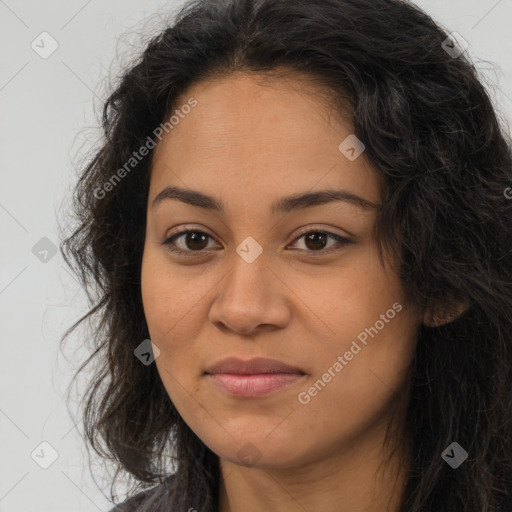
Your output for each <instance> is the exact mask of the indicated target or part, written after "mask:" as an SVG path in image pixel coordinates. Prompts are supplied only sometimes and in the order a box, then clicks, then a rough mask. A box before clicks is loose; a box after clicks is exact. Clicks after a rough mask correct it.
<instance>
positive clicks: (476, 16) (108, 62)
mask: <svg viewBox="0 0 512 512" xmlns="http://www.w3.org/2000/svg"><path fill="white" fill-rule="evenodd" d="M181 3H182V2H181V1H179V2H177V1H175V2H165V1H163V0H144V1H143V2H140V1H139V2H136V1H135V0H123V1H121V0H108V1H105V0H103V1H100V0H89V1H86V0H72V1H69V0H68V1H67V2H64V1H63V0H48V1H46V2H36V1H34V0H32V1H29V0H6V1H5V2H4V1H2V0H0V55H1V67H0V144H1V151H0V173H1V174H0V175H1V187H0V243H1V252H0V259H1V260H0V261H1V265H0V328H1V331H0V333H1V358H0V365H1V366H0V381H1V389H2V393H1V397H0V450H1V451H0V461H1V469H0V471H1V472H0V512H42V511H52V512H61V511H62V512H64V511H65V512H78V511H91V512H95V511H97V510H100V511H106V510H109V509H110V508H111V507H112V505H111V503H109V501H108V500H107V499H106V498H105V496H104V494H103V493H105V494H106V495H108V492H109V483H110V480H109V478H108V477H107V476H104V473H103V472H102V471H101V468H100V467H97V466H96V465H93V467H92V469H93V474H94V477H93V476H91V473H90V471H89V467H88V459H87V452H86V451H85V448H84V443H83V441H82V439H81V437H80V434H79V431H78V430H77V428H74V424H73V422H72V420H71V417H70V416H69V413H68V409H67V408H66V406H65V403H64V393H65V391H66V388H67V385H68V383H69V381H70V378H71V376H72V373H73V370H74V369H75V368H76V367H77V361H80V360H83V357H84V356H85V352H84V349H83V345H84V341H83V339H82V338H80V337H79V336H78V335H74V336H72V337H71V339H70V340H69V341H68V343H67V344H66V347H67V349H66V350H65V353H64V354H62V353H59V341H60V338H61V336H62V334H63V332H64V330H65V329H66V328H67V327H69V326H70V325H71V323H72V322H73V321H74V320H76V319H77V318H79V317H80V316H81V315H82V314H83V313H84V312H85V310H86V309H85V306H86V304H85V299H84V294H83V293H82V291H81V290H80V289H79V288H78V286H77V284H76V282H75V281H74V280H73V278H72V277H71V276H70V275H69V274H68V272H67V271H66V269H65V268H64V267H63V260H62V257H61V255H60V254H59V253H57V254H56V255H55V256H53V257H51V258H49V260H48V261H47V262H46V263H43V262H41V261H40V260H39V259H38V258H37V257H36V255H34V254H33V252H32V248H33V247H34V245H35V244H36V243H38V242H39V240H40V239H41V238H43V237H47V238H48V239H50V240H51V241H52V242H53V244H55V245H56V246H57V245H58V244H59V238H58V232H57V218H58V219H60V222H61V224H64V225H65V222H66V210H65V208H66V203H63V201H65V200H66V198H68V200H69V195H70V190H71V186H72V183H73V181H74V176H75V174H74V173H75V171H74V169H75V168H76V167H77V164H78V163H79V162H78V157H79V156H83V155H86V154H92V151H93V147H92V143H94V142H96V141H97V137H98V131H97V130H96V127H97V126H98V116H97V113H98V111H99V108H100V107H101V104H102V100H103V99H104V98H105V97H106V94H107V92H108V87H109V80H111V79H115V74H116V72H117V71H118V70H119V68H120V66H122V65H123V62H126V61H127V59H129V58H130V57H131V56H132V55H135V54H136V53H137V52H138V51H139V50H140V48H141V44H142V41H143V40H144V38H146V39H147V37H148V36H151V35H153V34H155V33H156V31H157V30H158V28H159V27H160V26H161V23H162V19H163V17H165V16H167V15H169V14H172V11H173V10H175V9H176V8H177V7H179V6H180V5H181ZM416 3H417V4H418V5H419V6H420V7H422V8H423V9H424V10H426V11H427V12H428V13H429V14H431V15H432V16H433V17H434V18H435V19H436V20H437V21H439V22H440V23H441V24H442V25H443V26H444V27H445V28H447V29H449V31H452V30H455V31H457V32H459V33H460V34H461V35H462V36H463V37H464V38H465V39H466V40H467V41H468V42H469V43H470V46H469V49H468V53H469V54H470V55H471V57H472V59H473V60H474V61H475V62H476V63H477V68H478V69H479V70H480V71H481V72H482V73H483V75H484V76H485V77H486V79H485V80H486V84H487V86H488V88H490V90H491V94H492V97H493V98H495V104H496V105H497V108H498V110H499V112H500V115H501V116H502V118H503V119H504V120H505V122H510V119H512V32H511V31H510V20H512V0H499V1H498V0H472V1H469V0H449V1H446V0H430V1H418V2H416ZM162 15H163V16H162ZM43 31H46V32H48V33H50V34H51V36H52V37H53V38H54V39H55V40H56V41H57V43H58V45H59V46H58V48H57V50H56V51H55V52H54V53H53V54H52V55H51V56H50V57H48V58H47V59H43V58H41V57H40V56H39V55H38V54H37V53H36V52H35V51H34V50H33V49H32V48H31V43H32V41H33V40H34V39H36V42H37V41H38V40H39V39H37V37H38V36H39V34H40V33H41V32H43ZM48 47H49V46H48V45H46V48H48ZM507 129H509V128H507ZM509 133H510V132H509ZM50 254H51V253H50ZM82 334H83V333H82ZM65 356H67V358H68V359H66V357H65ZM70 407H73V405H72V403H71V405H70ZM77 415H78V413H75V418H76V419H77V420H80V417H79V415H78V417H77ZM43 441H46V442H48V443H50V444H51V446H52V447H54V449H55V450H56V451H57V452H58V458H57V459H56V461H55V462H54V463H53V464H52V465H51V466H50V467H49V468H48V469H42V468H41V467H39V466H38V465H37V464H36V463H35V462H34V460H33V459H32V458H31V453H32V452H33V450H34V449H36V448H37V447H38V446H39V444H40V443H41V442H43ZM42 450H43V451H42V452H41V448H38V450H37V451H36V453H39V456H40V457H39V460H43V459H44V458H45V457H46V458H48V457H49V456H50V455H51V452H50V449H48V448H44V447H43V448H42ZM43 454H44V456H43ZM94 460H95V459H93V462H94ZM102 491H103V493H102Z"/></svg>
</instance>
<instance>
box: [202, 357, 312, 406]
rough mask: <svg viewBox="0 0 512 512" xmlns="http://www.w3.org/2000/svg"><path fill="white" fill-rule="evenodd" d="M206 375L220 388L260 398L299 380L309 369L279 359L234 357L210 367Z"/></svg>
mask: <svg viewBox="0 0 512 512" xmlns="http://www.w3.org/2000/svg"><path fill="white" fill-rule="evenodd" d="M205 376H206V377H207V378H208V380H209V381H210V382H212V383H213V384H214V385H215V386H216V387H217V388H218V389H219V390H220V391H222V392H224V393H226V394H228V395H230V396H233V397H243V398H257V397H262V396H266V395H269V394H271V393H275V392H277V391H281V390H284V389H286V388H288V387H290V386H292V385H294V384H296V383H297V382H298V381H299V380H302V379H303V378H304V377H305V376H306V373H305V372H304V371H302V370H301V369H300V368H297V367H295V366H290V365H288V364H285V363H283V362H282V361H277V360H275V359H264V358H256V359H250V360H248V361H243V360H241V359H237V358H233V357H231V358H227V359H223V360H222V361H219V362H217V363H215V364H213V365H212V366H210V367H208V368H207V369H206V371H205Z"/></svg>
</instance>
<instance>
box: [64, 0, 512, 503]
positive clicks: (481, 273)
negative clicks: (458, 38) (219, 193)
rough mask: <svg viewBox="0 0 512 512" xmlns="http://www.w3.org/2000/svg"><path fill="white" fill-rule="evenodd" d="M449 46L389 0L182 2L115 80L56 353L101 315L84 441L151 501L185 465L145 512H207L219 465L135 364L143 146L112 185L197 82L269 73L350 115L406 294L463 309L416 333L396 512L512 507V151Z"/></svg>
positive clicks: (76, 237) (481, 91)
mask: <svg viewBox="0 0 512 512" xmlns="http://www.w3.org/2000/svg"><path fill="white" fill-rule="evenodd" d="M448 36H449V35H448V33H447V32H446V31H445V30H444V29H443V28H441V27H440V26H439V25H438V24H437V23H435V22H434V21H433V20H432V19H431V18H430V17H429V16H428V15H427V14H425V13H424V12H423V11H421V10H420V9H419V8H418V7H416V6H415V5H414V4H412V3H407V2H403V1H399V0H293V1H292V0H282V1H275V0H229V1H225V0H215V1H207V0H194V1H191V2H189V3H187V4H186V5H185V7H183V8H182V10H181V11H180V12H179V14H178V15H177V17H176V18H175V19H173V22H172V24H169V26H168V27H167V28H165V30H163V31H162V32H161V33H160V34H159V35H157V36H156V37H154V39H152V40H151V41H150V43H149V44H148V46H147V48H146V49H145V51H144V52H143V53H142V55H141V57H140V58H139V59H138V60H137V62H135V63H134V64H133V66H132V67H131V68H130V69H128V70H127V71H126V72H125V73H124V74H123V75H122V77H121V80H120V82H119V84H118V85H117V87H116V88H115V90H114V92H113V93H112V94H111V95H110V97H109V98H108V100H107V101H106V103H105V105H104V107H103V117H102V124H103V130H104V140H103V145H102V147H101V148H100V149H99V150H98V151H97V153H96V154H95V155H94V156H93V157H92V158H91V159H90V160H89V161H88V163H87V165H85V166H84V168H83V169H82V170H81V171H80V176H79V180H78V183H77V186H76V189H75V193H74V197H73V200H74V205H75V206H74V216H75V218H76V222H77V223H76V225H75V226H74V227H73V228H72V229H71V232H70V233H67V234H66V237H63V238H64V240H63V242H62V245H61V250H62V252H63V255H64V258H65V260H66V262H67V263H68V265H70V266H71V267H72V268H73V269H74V271H75V272H76V274H77V275H78V277H79V278H80V280H81V283H82V286H84V288H85V289H86V290H87V294H88V297H89V301H90V310H89V311H88V312H87V314H86V315H84V316H83V317H82V318H81V319H80V320H78V321H77V322H76V323H75V324H74V325H73V326H72V327H70V329H68V331H66V333H65V335H64V337H63V341H64V340H65V339H66V338H67V337H68V336H69V334H70V333H71V332H72V331H73V330H74V329H76V327H77V326H78V325H80V324H81V322H83V321H84V320H86V319H89V320H94V321H95V323H94V336H93V344H94V351H93V353H92V354H91V355H90V357H89V358H88V359H87V360H86V361H85V362H84V363H83V364H82V365H81V366H80V368H79V369H78V371H77V373H76V376H77V375H78V374H79V373H80V372H82V371H83V369H85V368H86V367H88V365H89V364H90V363H92V362H95V363H96V366H95V367H94V369H95V373H94V378H93V380H92V383H91V386H90V388H89V389H88V391H87V394H86V395H85V397H84V402H83V407H84V408H83V412H84V416H83V419H84V429H85V434H86V437H87V440H88V441H89V443H90V445H91V446H92V447H93V448H94V450H95V451H96V452H97V453H99V454H100V455H102V456H103V457H105V458H109V459H111V460H112V461H114V462H115V464H116V468H117V470H116V475H115V477H116V478H117V477H118V476H119V475H120V474H122V473H123V472H125V473H124V474H126V475H128V476H130V477H131V478H132V479H133V480H134V482H136V483H137V486H138V490H140V489H148V488H149V487H151V486H154V485H155V484H157V483H161V482H163V481H164V479H166V478H168V477H169V475H170V470H169V462H172V463H173V464H174V467H175V468H177V473H176V482H175V483H176V488H177V489H179V490H180V492H179V493H174V494H171V492H170V489H171V488H170V487H166V486H160V487H161V491H160V494H159V495H158V496H157V497H156V498H155V499H154V500H153V502H152V503H153V504H152V505H146V506H145V508H144V510H152V511H156V510H160V506H162V510H163V505H162V504H164V503H165V507H167V508H166V510H170V509H172V510H176V511H181V510H187V509H188V506H187V504H188V505H189V504H190V503H194V505H195V506H196V508H197V509H198V510H201V511H206V510H215V509H216V504H217V499H218V494H217V493H218V485H219V478H220V476H219V466H218V457H217V455H216V454H214V453H213V452H212V451H210V450H209V449H208V448H207V447H206V446H205V445H204V444H203V443H202V441H201V440H200V439H199V438H198V437H197V436H196V435H195V434H194V433H193V432H192V431H191V430H190V428H189V427H188V426H187V424H186V423H185V422H184V421H183V419H182V418H181V417H180V415H179V414H178V412H177V411H176V409H175V408H174V406H173V404H172V402H171V401H170V399H169V396H168V394H167V393H166V390H165V388H164V386H163V384H162V381H161V379H160V376H159V374H158V372H157V368H156V366H155V365H154V364H153V365H149V366H145V365H142V364H140V361H139V360H137V358H136V357H134V353H133V351H134V349H135V347H136V346H138V345H139V344H140V343H141V341H142V340H144V339H146V338H149V332H148V327H147V324H146V319H145V316H144V312H143V305H142V299H141V283H140V274H141V260H142V254H143V247H144V236H145V228H146V226H145V222H146V206H147V197H148V189H149V175H150V169H151V165H152V155H153V151H152V150H150V151H149V152H148V154H147V155H146V156H144V157H143V158H141V159H140V162H137V165H136V167H135V168H134V169H133V170H132V171H131V172H130V173H129V175H127V176H126V177H124V178H123V179H122V180H119V183H116V184H115V186H112V187H110V188H111V190H108V192H105V189H104V188H102V187H104V184H105V183H106V182H109V180H110V181H111V180H112V177H113V176H114V175H115V174H116V173H117V172H118V170H119V169H120V168H122V167H123V165H124V164H125V162H127V161H129V159H130V158H132V157H133V154H134V152H137V151H138V150H139V148H141V147H142V146H143V145H144V144H145V143H146V141H147V140H148V137H150V138H151V137H154V130H155V128H156V127H158V126H159V125H160V124H161V123H163V122H165V121H166V120H167V119H168V117H169V116H170V115H171V113H172V112H173V111H174V109H175V108H176V107H177V98H178V97H179V96H180V95H181V94H183V93H184V92H185V91H186V90H187V89H188V88H189V87H191V85H193V84H196V83H198V82H200V81H203V80H208V79H210V78H212V77H215V76H229V75H230V74H232V73H233V72H235V71H244V72H247V73H260V74H261V73H272V72H273V71H276V70H278V69H280V70H289V72H290V73H293V72H299V73H301V74H305V75H307V76H309V77H311V78H312V79H313V80H314V81H315V83H317V84H318V85H319V86H322V87H323V88H326V89H327V90H329V91H330V92H331V94H332V108H334V106H336V105H337V104H338V102H339V104H341V102H342V101H344V102H348V105H349V106H350V109H351V111H350V114H351V117H352V121H353V126H354V133H355V134H356V135H357V137H358V138H359V139H360V140H361V141H363V142H364V144H365V146H366V155H367V157H368V158H369V159H370V160H371V161H372V163H373V164H374V165H375V167H376V168H377V169H378V171H379V172H380V173H381V175H382V177H383V180H384V185H383V189H382V208H381V210H380V212H379V216H378V220H377V224H376V234H377V241H378V246H379V250H380V251H381V255H382V249H383V248H387V249H389V250H391V251H392V253H393V254H394V255H396V257H397V258H398V261H399V266H398V267H397V269H396V271H397V272H398V275H399V277H400V279H401V282H402V283H403V287H404V289H405V290H406V292H407V295H408V297H409V298H410V300H411V301H413V302H414V303H416V304H418V305H419V306H420V307H422V308H427V307H428V306H430V305H433V304H434V305H436V304H437V305H439V306H438V309H437V311H438V314H439V315H441V316H442V315H447V314H448V313H449V312H450V311H459V310H458V309H457V305H460V304H464V305H465V309H464V311H463V312H462V313H461V314H460V315H459V316H457V317H456V318H455V319H454V320H453V321H449V322H448V323H445V324H443V325H441V326H440V327H427V326H425V325H422V326H421V328H420V333H419V339H418V344H417V349H416V352H415V356H414V360H413V363H412V368H411V371H412V375H413V378H412V388H411V391H412V392H411V396H410V401H409V403H408V409H407V423H406V428H407V430H408V432H410V434H411V437H412V440H413V445H412V446H413V458H412V466H411V470H410V473H409V476H408V483H407V487H406V492H405V494H404V496H403V500H402V505H401V509H400V511H401V512H406V511H408V512H426V511H432V512H443V511H447V512H448V511H449V512H475V511H479V512H496V511H505V510H507V511H510V510H511V507H512V496H511V495H512V485H511V484H512V201H511V200H510V197H507V196H508V194H506V193H504V191H505V190H510V188H508V187H510V182H511V180H512V143H511V141H510V138H509V137H508V136H507V135H506V130H505V127H504V121H503V120H500V118H499V116H498V114H497V109H496V107H495V106H494V105H493V103H492V100H491V99H490V97H489V95H488V93H487V91H486V89H485V88H484V86H483V85H482V81H481V79H480V77H479V76H478V73H477V70H476V68H475V66H474V64H473V63H472V62H471V61H470V60H469V57H468V56H467V54H466V53H462V54H461V55H454V54H453V53H452V54H451V53H450V52H449V51H447V44H446V41H450V44H449V46H454V45H453V42H452V40H451V39H448V40H447V38H448ZM100 190H101V191H102V192H101V194H100V193H99V191H100ZM100 195H101V197H100ZM454 440H457V442H458V443H460V445H462V446H463V447H464V448H465V450H466V451H467V452H468V454H469V457H468V459H467V460H466V462H465V463H464V464H463V465H461V466H460V467H459V468H458V470H457V471H453V470H452V469H451V468H450V467H448V465H447V464H446V463H445V462H444V461H443V460H442V457H441V454H442V452H443V451H444V450H445V448H446V447H447V446H449V445H450V444H451V443H452V442H453V441H454ZM116 478H115V479H114V480H116ZM158 503H160V505H158ZM173 507H174V508H173ZM507 507H508V508H507ZM140 510H142V509H140Z"/></svg>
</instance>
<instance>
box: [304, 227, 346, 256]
mask: <svg viewBox="0 0 512 512" xmlns="http://www.w3.org/2000/svg"><path fill="white" fill-rule="evenodd" d="M301 239H304V245H305V247H306V249H300V250H305V251H307V252H319V253H329V252H331V250H336V245H338V246H343V245H347V244H351V243H352V242H351V241H350V240H349V239H348V238H344V237H342V236H340V235H335V234H334V233H329V232H327V231H319V230H310V231H308V232H306V233H303V234H302V235H301V236H299V237H298V238H296V239H295V242H297V241H298V240H301ZM329 239H331V240H334V241H335V242H336V243H334V244H331V245H330V246H328V247H327V248H326V244H327V243H328V240H329ZM338 248H339V247H338Z"/></svg>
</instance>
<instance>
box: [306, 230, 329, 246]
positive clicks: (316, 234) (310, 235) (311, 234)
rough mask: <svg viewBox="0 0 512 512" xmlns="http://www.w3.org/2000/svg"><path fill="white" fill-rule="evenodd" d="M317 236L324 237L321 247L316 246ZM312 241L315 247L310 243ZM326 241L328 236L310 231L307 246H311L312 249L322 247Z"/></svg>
mask: <svg viewBox="0 0 512 512" xmlns="http://www.w3.org/2000/svg"><path fill="white" fill-rule="evenodd" d="M315 237H320V238H321V239H322V242H320V245H321V247H318V246H316V247H315V242H314V239H315ZM311 241H313V247H311V246H310V244H308V242H311ZM325 241H326V236H325V235H324V234H322V233H310V234H309V235H307V236H306V246H307V247H309V248H310V249H322V248H323V247H324V246H325Z"/></svg>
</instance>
